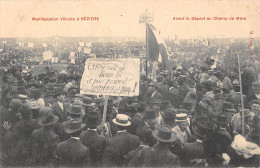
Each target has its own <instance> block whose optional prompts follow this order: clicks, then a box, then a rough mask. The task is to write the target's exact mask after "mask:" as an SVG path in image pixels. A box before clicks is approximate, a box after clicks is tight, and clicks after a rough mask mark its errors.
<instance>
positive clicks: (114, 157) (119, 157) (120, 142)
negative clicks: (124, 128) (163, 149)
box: [103, 132, 140, 166]
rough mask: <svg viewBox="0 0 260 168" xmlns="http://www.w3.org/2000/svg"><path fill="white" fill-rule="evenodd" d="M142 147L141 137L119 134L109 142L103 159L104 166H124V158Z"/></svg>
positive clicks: (124, 133) (125, 133)
mask: <svg viewBox="0 0 260 168" xmlns="http://www.w3.org/2000/svg"><path fill="white" fill-rule="evenodd" d="M138 146H140V141H139V137H138V136H135V135H132V134H130V133H128V132H119V133H117V134H116V135H115V136H114V137H112V138H111V139H110V141H109V144H108V146H107V148H106V150H105V153H104V157H103V164H104V166H123V165H124V161H125V159H124V156H125V155H126V154H127V153H128V152H130V151H132V150H134V149H136V148H138Z"/></svg>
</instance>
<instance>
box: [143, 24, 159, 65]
mask: <svg viewBox="0 0 260 168" xmlns="http://www.w3.org/2000/svg"><path fill="white" fill-rule="evenodd" d="M146 29H147V35H146V36H147V37H146V38H147V44H146V45H147V46H146V47H147V59H149V60H151V61H158V56H159V45H158V42H157V39H156V37H155V35H154V33H153V30H155V28H154V27H153V26H152V25H150V24H148V23H146Z"/></svg>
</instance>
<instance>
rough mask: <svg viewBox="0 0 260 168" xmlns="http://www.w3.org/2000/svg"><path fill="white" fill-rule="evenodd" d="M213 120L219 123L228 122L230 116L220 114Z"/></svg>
mask: <svg viewBox="0 0 260 168" xmlns="http://www.w3.org/2000/svg"><path fill="white" fill-rule="evenodd" d="M213 121H215V122H216V123H219V124H227V123H228V117H227V116H225V115H224V114H218V115H217V118H216V119H215V120H213Z"/></svg>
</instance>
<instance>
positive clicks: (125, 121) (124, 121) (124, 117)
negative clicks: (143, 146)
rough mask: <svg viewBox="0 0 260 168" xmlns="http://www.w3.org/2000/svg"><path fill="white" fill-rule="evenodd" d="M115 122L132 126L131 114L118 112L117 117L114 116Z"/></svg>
mask: <svg viewBox="0 0 260 168" xmlns="http://www.w3.org/2000/svg"><path fill="white" fill-rule="evenodd" d="M112 121H113V123H114V124H116V125H120V126H130V125H131V122H130V121H129V116H127V115H125V114H117V115H116V118H114V119H113V120H112Z"/></svg>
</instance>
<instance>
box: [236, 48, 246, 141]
mask: <svg viewBox="0 0 260 168" xmlns="http://www.w3.org/2000/svg"><path fill="white" fill-rule="evenodd" d="M238 53H239V52H237V62H238V73H239V75H238V76H239V85H240V97H241V110H242V118H241V124H242V136H244V135H245V119H244V115H245V114H244V100H243V93H242V79H241V69H240V58H239V56H240V55H239V54H238Z"/></svg>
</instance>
